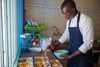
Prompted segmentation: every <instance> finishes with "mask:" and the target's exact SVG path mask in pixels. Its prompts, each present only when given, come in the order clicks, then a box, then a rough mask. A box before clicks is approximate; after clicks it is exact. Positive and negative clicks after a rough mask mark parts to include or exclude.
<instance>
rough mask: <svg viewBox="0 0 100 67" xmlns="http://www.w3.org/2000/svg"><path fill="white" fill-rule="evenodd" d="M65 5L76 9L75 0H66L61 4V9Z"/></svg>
mask: <svg viewBox="0 0 100 67" xmlns="http://www.w3.org/2000/svg"><path fill="white" fill-rule="evenodd" d="M64 7H70V8H75V9H76V4H75V2H74V1H73V0H65V1H64V2H63V3H62V5H61V9H63V8H64Z"/></svg>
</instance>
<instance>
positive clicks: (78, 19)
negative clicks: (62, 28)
mask: <svg viewBox="0 0 100 67" xmlns="http://www.w3.org/2000/svg"><path fill="white" fill-rule="evenodd" d="M80 15H81V13H80V12H79V14H78V18H77V27H79V21H80ZM70 24H71V19H70V20H69V27H70Z"/></svg>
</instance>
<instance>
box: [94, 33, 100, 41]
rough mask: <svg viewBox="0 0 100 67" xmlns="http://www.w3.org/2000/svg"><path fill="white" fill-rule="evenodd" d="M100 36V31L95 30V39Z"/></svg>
mask: <svg viewBox="0 0 100 67" xmlns="http://www.w3.org/2000/svg"><path fill="white" fill-rule="evenodd" d="M99 36H100V32H94V40H97V39H98V37H99Z"/></svg>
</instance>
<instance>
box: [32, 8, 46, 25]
mask: <svg viewBox="0 0 100 67" xmlns="http://www.w3.org/2000/svg"><path fill="white" fill-rule="evenodd" d="M33 13H34V15H33V16H34V19H33V20H34V21H35V22H37V23H44V8H39V7H34V11H33Z"/></svg>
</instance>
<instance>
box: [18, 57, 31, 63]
mask: <svg viewBox="0 0 100 67" xmlns="http://www.w3.org/2000/svg"><path fill="white" fill-rule="evenodd" d="M20 62H33V58H32V57H25V58H19V59H18V63H20Z"/></svg>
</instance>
